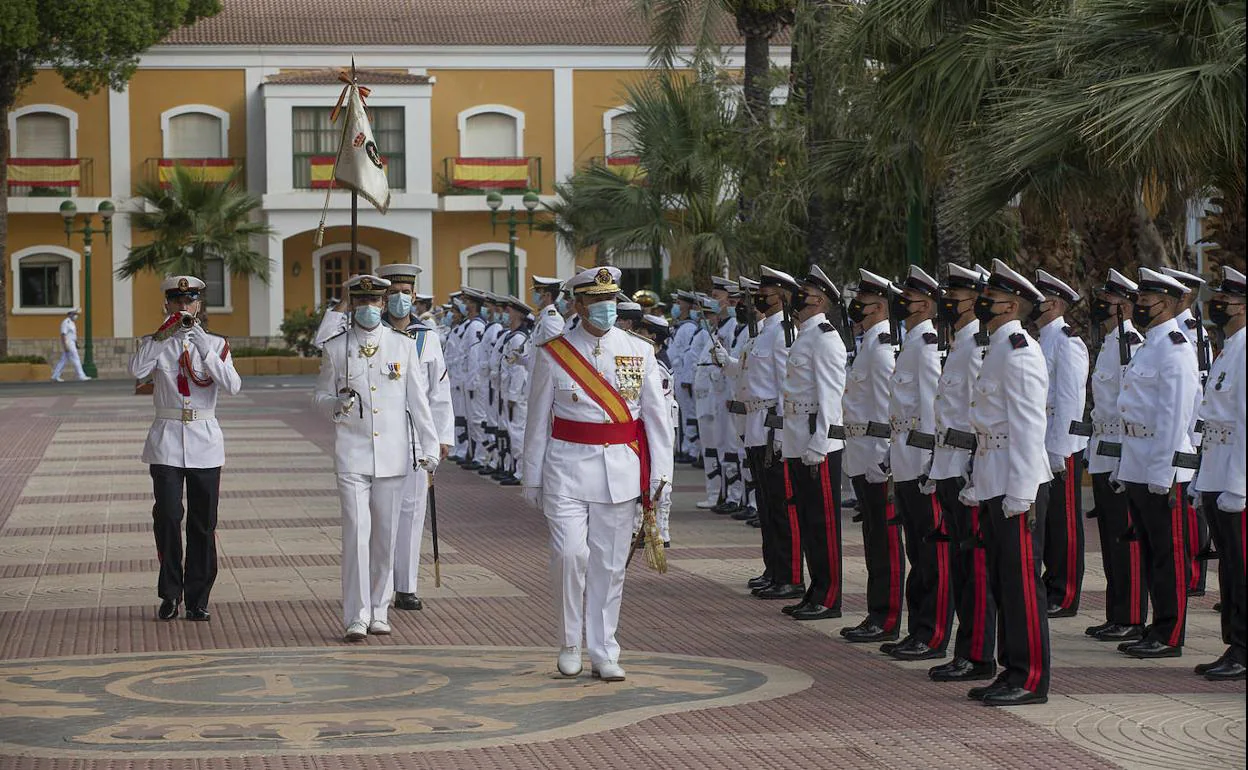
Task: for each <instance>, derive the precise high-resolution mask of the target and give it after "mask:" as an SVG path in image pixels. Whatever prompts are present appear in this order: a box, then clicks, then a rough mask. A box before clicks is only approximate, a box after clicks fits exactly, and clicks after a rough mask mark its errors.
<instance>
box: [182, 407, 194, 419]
mask: <svg viewBox="0 0 1248 770" xmlns="http://www.w3.org/2000/svg"><path fill="white" fill-rule="evenodd" d="M181 419H182V422H194V421H195V410H194V409H183V410H182V418H181Z"/></svg>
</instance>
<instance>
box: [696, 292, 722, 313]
mask: <svg viewBox="0 0 1248 770" xmlns="http://www.w3.org/2000/svg"><path fill="white" fill-rule="evenodd" d="M697 296H698V304H699V305H701V306H702V307H703V309H706V310H709V309H710V308H711V303H713V302H718V301H719V300H717V299H715V298H714V297H712V296H711V295H709V294H703V293H702V292H698V295H697Z"/></svg>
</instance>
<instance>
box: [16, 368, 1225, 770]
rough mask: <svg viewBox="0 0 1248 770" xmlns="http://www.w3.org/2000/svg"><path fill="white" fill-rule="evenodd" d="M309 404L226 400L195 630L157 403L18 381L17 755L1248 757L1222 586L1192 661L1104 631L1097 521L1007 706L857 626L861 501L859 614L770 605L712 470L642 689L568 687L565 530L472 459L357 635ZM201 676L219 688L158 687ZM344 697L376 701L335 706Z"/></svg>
mask: <svg viewBox="0 0 1248 770" xmlns="http://www.w3.org/2000/svg"><path fill="white" fill-rule="evenodd" d="M309 394H310V381H309V380H307V379H297V378H292V379H287V378H256V379H249V380H248V381H247V382H246V383H245V386H244V394H243V395H242V396H240V397H237V398H234V399H228V400H224V401H223V403H222V404H221V407H220V408H219V410H218V414H219V416H220V417H221V419H222V424H223V430H224V431H225V433H226V437H227V441H228V445H227V458H228V459H227V467H226V470H225V473H224V476H223V488H224V489H225V490H226V494H224V495H223V500H222V508H221V527H220V530H219V533H218V537H219V544H220V552H221V565H220V577H219V580H218V584H217V587H216V589H215V590H214V594H213V604H212V609H213V620H212V622H211V623H207V624H201V623H188V622H184V621H178V622H173V623H161V622H158V621H156V620H154V611H155V604H156V599H155V590H154V584H155V574H156V568H157V563H156V560H155V554H154V549H153V547H152V545H151V535H150V532H149V530H148V526H147V521H149V520H150V497H149V496H148V495H147V493H146V491H145V490H146V487H145V485H146V483H147V478H146V473H145V469H144V468H143V466H142V465H140V464H139V463H138V459H137V458H138V454H139V450H140V448H141V446H142V440H143V433H144V430H143V427H144V426H145V425H146V422H147V419H148V418H147V415H149V414H150V402H149V401H148V400H147V399H146V398H144V397H134V396H130V395H128V393H127V389H126V387H125V385H124V383H109V382H94V383H86V384H82V385H77V384H75V385H68V384H67V385H60V386H57V385H51V384H40V385H37V386H3V387H0V770H10V769H11V770H19V769H21V770H70V769H71V768H72V770H105V768H108V769H110V770H111V769H112V768H118V769H120V768H140V769H142V770H157V769H158V768H159V769H160V770H183V769H186V770H190V768H195V769H196V770H260V769H261V768H265V769H267V768H289V769H290V770H313V769H316V770H331V769H338V768H342V769H345V768H377V769H378V770H381V769H382V768H424V767H429V768H435V767H436V768H530V767H532V768H545V767H551V768H554V767H558V768H569V767H571V768H580V767H585V768H617V767H618V768H635V767H667V768H701V767H706V768H727V767H749V768H768V767H777V768H780V767H784V768H790V767H811V768H816V767H817V768H823V767H829V768H832V767H836V768H841V767H846V768H851V767H852V768H856V767H864V768H881V767H894V768H917V767H943V766H950V767H959V768H979V767H985V768H987V767H1036V766H1048V767H1057V766H1066V767H1072V768H1073V767H1080V768H1083V767H1128V768H1135V767H1139V768H1145V767H1171V768H1173V767H1201V768H1215V767H1244V764H1245V763H1244V739H1245V719H1244V687H1243V685H1242V683H1231V684H1217V683H1213V682H1207V681H1205V680H1204V679H1201V678H1198V677H1195V676H1194V675H1192V674H1191V666H1192V665H1193V664H1195V663H1197V662H1201V661H1205V660H1209V659H1212V657H1213V656H1214V655H1216V654H1218V653H1220V652H1221V649H1222V645H1221V643H1220V642H1219V641H1218V638H1217V617H1216V615H1214V614H1213V613H1212V612H1211V611H1210V606H1211V605H1212V603H1213V601H1214V600H1215V599H1214V597H1213V596H1212V595H1210V596H1207V597H1203V598H1198V599H1193V600H1192V601H1191V604H1190V617H1191V621H1190V623H1189V633H1188V646H1187V649H1186V652H1185V655H1184V657H1182V658H1180V659H1177V660H1165V661H1152V662H1148V661H1134V660H1129V659H1126V658H1124V657H1123V656H1121V655H1119V654H1117V653H1116V652H1114V651H1113V649H1112V645H1110V646H1106V645H1101V644H1098V643H1096V642H1093V641H1090V640H1088V639H1086V637H1084V636H1083V634H1082V629H1083V627H1084V626H1085V625H1088V624H1090V623H1094V622H1097V621H1099V619H1100V618H1099V611H1100V608H1102V607H1103V606H1104V604H1103V593H1102V591H1103V588H1104V579H1103V576H1102V575H1101V574H1100V571H1099V563H1100V558H1099V554H1098V553H1097V552H1096V538H1095V528H1094V527H1090V528H1088V530H1087V531H1088V533H1089V538H1088V539H1089V544H1088V546H1089V551H1090V554H1089V559H1088V574H1087V579H1086V581H1085V596H1084V601H1083V609H1082V614H1081V616H1080V617H1077V618H1071V619H1064V620H1057V621H1054V622H1053V623H1052V627H1053V655H1054V675H1053V685H1052V695H1051V698H1050V702H1049V703H1048V704H1047V705H1045V706H1039V707H1030V708H1019V709H988V708H984V707H982V706H980V705H978V704H976V703H973V702H970V701H967V700H966V699H965V697H964V690H965V689H966V688H965V686H959V685H937V684H934V683H932V682H930V681H929V680H928V679H927V677H926V676H925V675H924V670H925V669H926V668H927V667H928V666H929V665H931V664H930V663H928V662H925V663H923V664H902V663H896V662H893V661H890V660H889V659H887V658H885V657H883V656H881V655H880V654H879V653H878V652H876V651H875V650H874V648H873V647H871V646H854V645H848V644H845V643H844V642H843V641H842V640H840V639H839V637H838V636H837V634H836V631H837V629H839V628H840V627H841V626H842V625H846V624H851V623H854V622H857V620H858V614H859V613H860V612H861V610H862V607H863V604H864V597H863V591H864V588H865V574H864V571H863V569H862V565H861V556H860V555H861V538H860V535H859V530H858V527H857V526H856V525H853V524H850V523H849V521H848V519H849V515H850V513H849V512H847V513H846V514H845V524H846V526H845V533H846V547H845V553H846V562H845V573H846V574H845V578H846V588H845V594H846V595H845V602H844V604H845V617H844V618H843V619H842V620H828V621H818V622H814V623H809V624H804V625H803V624H799V623H796V622H794V621H790V620H788V619H786V618H784V617H782V616H781V615H780V614H779V604H780V603H777V602H761V601H758V600H755V599H752V598H750V597H749V596H748V594H747V592H746V591H745V589H744V586H743V582H744V580H745V578H748V577H750V576H751V575H753V574H755V573H756V572H757V571H758V570H759V569H760V563H759V559H758V543H757V537H758V533H757V531H756V530H753V529H749V528H747V527H744V526H742V525H741V524H739V523H737V522H733V521H730V520H728V518H727V517H720V516H716V515H714V514H711V513H708V512H703V511H698V510H696V509H695V508H694V506H693V503H694V502H695V501H696V499H697V498H698V497H699V490H700V485H699V479H698V477H697V476H696V475H695V474H694V472H692V471H682V474H681V475H680V477H679V478H678V479H677V484H676V487H675V488H676V491H677V495H676V504H675V510H674V513H673V539H674V543H673V548H672V549H671V550H670V551H669V559H670V562H671V566H672V569H671V571H670V572H669V573H668V574H666V575H657V574H655V573H653V572H650V571H648V570H647V569H646V568H645V567H644V566H643V565H641V564H640V563H636V564H634V566H633V567H632V568H631V572H630V575H629V580H628V584H627V588H626V591H625V600H624V612H623V618H622V621H621V631H620V635H619V636H620V641H621V644H622V645H623V648H624V654H623V656H622V660H621V662H622V663H623V665H624V666H625V668H626V669H628V670H629V674H630V676H629V681H628V682H626V683H625V685H626V686H622V687H616V688H615V689H611V688H612V687H613V686H612V685H605V684H602V683H597V682H593V681H592V680H590V679H589V678H588V676H587V675H586V676H582V677H581V678H580V679H578V680H576V681H574V682H567V681H561V680H557V679H551V678H550V674H551V673H552V670H553V663H554V660H553V658H554V650H553V647H552V645H553V641H552V637H553V614H552V613H553V609H552V604H551V596H550V591H549V587H548V585H547V578H546V559H547V554H546V549H545V526H544V524H543V522H542V520H541V518H540V516H539V515H538V514H536V513H535V512H533V511H531V510H530V509H528V508H527V507H526V506H525V505H524V503H523V502H522V501H521V499H520V495H519V493H518V492H517V491H516V490H514V489H503V488H500V487H497V486H496V485H494V484H492V483H490V482H488V481H486V480H485V479H483V478H481V477H479V476H477V475H476V474H470V473H466V472H464V471H461V470H459V469H458V468H454V467H448V468H446V469H445V471H443V472H440V473H439V474H438V513H439V534H440V536H441V541H442V542H441V546H442V549H441V550H442V555H443V559H442V575H443V585H442V587H441V588H434V586H433V583H432V571H431V569H429V565H428V563H427V562H428V559H427V558H426V565H425V566H426V569H425V573H426V574H424V575H423V576H422V588H421V591H420V593H421V595H422V596H423V597H424V598H425V600H426V608H425V610H424V611H423V612H418V613H400V612H394V613H392V614H391V620H392V622H393V624H394V626H395V628H394V634H393V635H392V636H390V637H370V639H369V640H368V641H367V642H366V643H364V644H361V645H350V646H349V645H345V644H343V643H342V642H341V641H340V635H341V628H340V627H339V625H340V621H339V601H338V596H339V584H338V561H337V556H336V554H337V549H338V547H339V533H338V527H337V496H336V493H335V492H334V485H333V478H332V471H331V470H330V468H331V467H332V461H331V459H330V458H329V456H328V453H327V450H328V448H329V447H330V446H331V443H332V435H331V433H330V429H329V426H328V424H327V423H326V422H325V421H324V420H322V419H321V418H320V417H319V416H318V415H316V414H314V413H313V412H312V411H311V410H310V409H309V408H307V404H308V401H309ZM427 550H428V543H427V542H426V551H427ZM1211 584H1215V585H1216V580H1211ZM434 648H451V650H450V652H447V651H446V650H435V649H434ZM387 656H389V657H387ZM393 661H401V662H402V663H401V665H403V666H407V667H408V668H407V669H404V671H403V673H401V674H396V675H395V678H394V681H401V682H404V683H406V682H407V681H408V678H410V679H411V681H412V682H433V681H434V680H436V681H437V684H436V686H435V684H429V687H430V688H431V689H429V690H428V691H424V692H421V691H414V692H413V694H410V695H407V696H402V697H399V696H396V695H395V693H394V692H391V691H390V690H385V689H384V688H385V687H389V686H391V685H392V684H393V682H386V680H385V677H373V678H376V679H378V681H381V682H383V684H369V681H370V675H369V674H368V673H366V672H368V671H370V670H371V669H370V667H375V666H378V665H391V664H393V665H400V664H398V663H393ZM630 662H631V667H630ZM504 664H505V665H504ZM231 666H243V667H244V668H247V667H248V666H250V668H247V671H246V672H244V673H240V672H239V671H238V670H235V669H232V668H230V667H231ZM491 667H493V668H491ZM171 672H172V673H171ZM187 672H190V673H187ZM361 672H365V673H361ZM145 676H146V677H148V678H147V679H144V677H145ZM179 677H185V678H187V679H186V681H188V682H198V684H194V683H192V684H186V685H185V686H184V687H183V686H182V685H178V686H179V687H182V689H181V690H180V692H183V694H184V695H186V697H188V698H189V697H190V696H191V695H193V696H194V698H192V700H194V699H199V701H200V702H199V705H198V706H195V707H192V706H190V705H187V703H186V702H184V701H177V699H176V698H175V699H174V700H173V701H168V702H169V703H174V705H160V704H161V703H165V702H166V701H165V700H162V699H168V698H169V697H170V696H169V694H168V693H169V691H170V689H169V688H170V687H173V686H174V685H171V684H170V683H171V682H181V681H182V679H179ZM238 677H243V679H238ZM247 677H250V679H248V678H247ZM257 677H258V678H259V679H263V680H265V681H266V682H267V684H266V685H265V687H264V688H260V689H262V690H263V692H262V693H261V694H260V695H257V696H255V697H257V698H258V700H256V701H255V702H254V703H255V705H251V706H240V705H238V698H239V697H241V696H240V693H250V692H252V689H254V688H252V687H251V685H248V686H246V687H243V686H242V685H239V687H242V689H237V688H235V687H234V685H235V684H238V682H241V681H244V680H246V681H248V682H250V681H252V680H254V679H256V678H257ZM140 685H141V686H140ZM411 686H412V687H413V688H415V687H416V685H415V684H412V685H411ZM144 687H146V688H148V689H146V690H145V689H143V688H144ZM162 687H163V688H164V689H162ZM375 687H382V688H383V689H382V690H377V691H374V690H373V689H370V688H375ZM214 688H215V689H214ZM335 688H337V689H335ZM343 690H345V691H346V694H347V695H354V694H359V695H360V697H359V698H356V699H350V698H348V699H347V700H348V701H349V702H345V701H344V702H343V703H342V704H341V705H338V706H334V705H333V703H334V702H335V701H334V700H333V698H332V697H330V695H328V694H326V695H324V696H320V695H316V694H315V693H316V692H318V691H319V692H323V693H338V692H341V691H343ZM119 693H121V694H122V695H125V694H126V693H130V694H131V695H130V696H128V697H129V699H127V697H121V696H119V695H118V694H119ZM309 693H312V694H309ZM318 699H323V700H325V702H324V703H320V702H319V701H318ZM175 701H176V703H175ZM250 702H251V701H248V703H250ZM152 703H156V704H157V705H156V706H153V705H152ZM508 704H511V705H508ZM517 704H518V705H519V706H520V707H517ZM76 708H85V710H86V711H90V712H92V713H91V714H90V715H89V716H88V715H86V714H85V713H84V714H81V715H79V716H78V717H74V716H73V713H74V709H76ZM466 714H470V715H472V719H466V717H465V715H466ZM327 725H330V726H328V727H327ZM318 731H319V732H318ZM1040 758H1043V759H1040Z"/></svg>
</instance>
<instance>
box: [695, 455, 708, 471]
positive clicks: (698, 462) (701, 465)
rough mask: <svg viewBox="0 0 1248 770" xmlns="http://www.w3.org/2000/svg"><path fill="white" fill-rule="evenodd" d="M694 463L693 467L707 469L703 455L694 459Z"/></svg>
mask: <svg viewBox="0 0 1248 770" xmlns="http://www.w3.org/2000/svg"><path fill="white" fill-rule="evenodd" d="M692 465H693V467H695V468H697V469H698V470H705V469H706V462H705V461H704V460H703V459H702V458H701V457H699V458H698V459H696V460H694V461H693V463H692Z"/></svg>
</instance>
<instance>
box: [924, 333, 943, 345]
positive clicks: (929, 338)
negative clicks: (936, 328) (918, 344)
mask: <svg viewBox="0 0 1248 770" xmlns="http://www.w3.org/2000/svg"><path fill="white" fill-rule="evenodd" d="M938 339H940V338H939V337H937V336H936V332H924V334H923V341H924V342H926V343H927V344H929V345H935V344H936V341H937V340H938Z"/></svg>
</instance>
